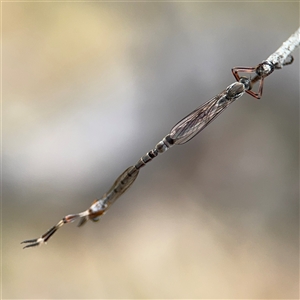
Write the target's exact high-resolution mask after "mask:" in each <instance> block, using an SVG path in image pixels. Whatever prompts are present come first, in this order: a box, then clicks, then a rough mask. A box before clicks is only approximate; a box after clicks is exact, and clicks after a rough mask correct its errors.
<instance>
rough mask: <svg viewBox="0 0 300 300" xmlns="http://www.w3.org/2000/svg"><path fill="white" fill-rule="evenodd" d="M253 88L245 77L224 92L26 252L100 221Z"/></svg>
mask: <svg viewBox="0 0 300 300" xmlns="http://www.w3.org/2000/svg"><path fill="white" fill-rule="evenodd" d="M249 86H250V81H249V79H247V78H246V77H241V79H240V82H235V83H232V84H231V85H229V86H228V87H227V88H226V89H225V90H224V91H223V92H221V93H220V94H218V95H216V96H215V97H213V98H212V99H210V100H209V101H207V102H206V103H204V104H203V105H201V106H200V107H198V108H197V109H195V110H194V111H193V112H191V113H190V114H189V115H187V116H186V117H185V118H183V119H182V120H181V121H179V122H178V123H177V124H176V125H175V126H174V127H173V128H172V129H171V131H170V133H169V134H168V135H166V136H165V137H164V138H163V139H162V140H161V141H160V142H159V143H158V144H157V145H156V146H155V148H154V149H152V150H150V151H149V152H148V153H146V155H144V156H142V157H141V158H140V159H139V160H138V162H137V163H136V164H135V165H134V166H131V167H129V168H128V169H126V170H125V171H124V172H123V173H122V174H121V175H120V176H119V177H118V178H117V180H116V181H115V183H114V184H113V185H112V187H111V188H110V190H109V191H108V192H107V193H105V194H104V195H103V196H102V198H100V199H96V200H95V201H94V202H93V204H92V205H91V206H90V208H89V209H87V210H85V211H83V212H81V213H78V214H72V215H67V216H65V217H63V218H62V219H61V220H60V221H59V222H58V223H57V224H56V225H55V226H53V227H52V228H50V229H49V230H48V231H47V232H46V233H44V234H43V235H42V236H41V237H39V238H37V239H31V240H26V241H23V242H22V243H27V244H28V245H26V246H25V247H24V248H29V247H34V246H38V245H40V244H43V243H46V242H47V241H48V240H49V238H50V237H51V236H52V235H53V234H54V233H55V232H56V231H57V230H58V229H59V228H60V227H62V226H63V225H64V224H67V223H72V222H74V221H75V220H77V219H81V220H80V222H79V224H78V226H82V225H83V224H85V222H86V221H87V220H92V221H94V222H95V221H98V220H99V217H100V216H101V215H103V214H104V213H106V211H107V210H108V208H109V207H110V205H111V204H112V203H114V202H115V201H116V200H117V199H118V198H119V197H120V196H121V195H122V194H123V193H124V192H125V191H126V190H127V189H128V188H129V187H130V186H131V185H132V184H133V182H134V181H135V180H136V178H137V176H138V174H139V170H140V168H142V167H143V166H145V165H146V164H147V163H148V162H150V161H151V160H152V159H153V158H155V157H156V156H157V155H158V154H160V153H163V152H165V151H167V150H168V149H169V148H171V147H172V146H173V145H182V144H184V143H186V142H188V141H189V140H191V139H192V138H193V137H194V136H196V135H197V134H198V133H199V132H200V131H201V130H203V129H204V128H205V127H206V126H207V125H208V124H209V123H210V122H211V121H213V120H214V119H215V118H216V117H217V116H218V115H220V113H221V112H222V111H224V110H225V109H226V108H227V107H228V106H229V105H230V104H231V103H232V102H234V101H235V100H236V99H238V98H239V97H241V96H242V95H243V94H244V92H245V90H246V89H247V88H248V87H249Z"/></svg>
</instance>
